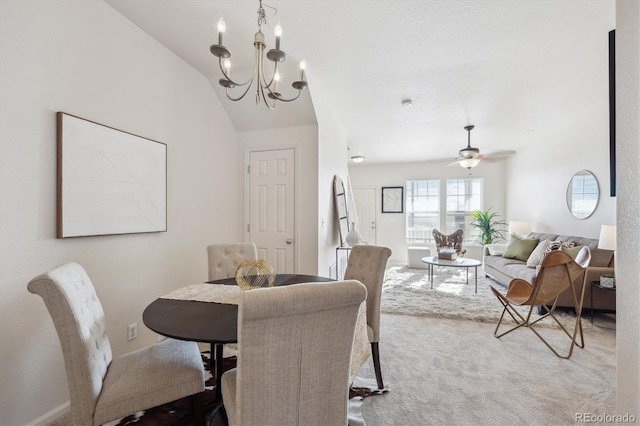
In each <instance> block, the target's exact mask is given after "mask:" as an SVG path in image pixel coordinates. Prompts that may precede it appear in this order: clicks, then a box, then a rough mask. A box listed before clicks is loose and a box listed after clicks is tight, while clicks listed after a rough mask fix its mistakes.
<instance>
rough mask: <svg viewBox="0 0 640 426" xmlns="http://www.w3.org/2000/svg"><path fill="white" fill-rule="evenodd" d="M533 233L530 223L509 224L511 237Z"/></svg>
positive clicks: (515, 222)
mask: <svg viewBox="0 0 640 426" xmlns="http://www.w3.org/2000/svg"><path fill="white" fill-rule="evenodd" d="M529 232H531V224H530V223H529V222H518V221H515V220H512V221H510V222H509V235H511V234H516V235H528V234H529Z"/></svg>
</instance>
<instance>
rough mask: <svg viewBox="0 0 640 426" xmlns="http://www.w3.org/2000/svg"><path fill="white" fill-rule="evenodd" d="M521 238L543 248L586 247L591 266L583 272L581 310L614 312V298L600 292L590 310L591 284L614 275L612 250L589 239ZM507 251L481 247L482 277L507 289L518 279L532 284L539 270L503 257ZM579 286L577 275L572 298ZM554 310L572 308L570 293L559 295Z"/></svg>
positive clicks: (498, 246)
mask: <svg viewBox="0 0 640 426" xmlns="http://www.w3.org/2000/svg"><path fill="white" fill-rule="evenodd" d="M525 238H526V239H535V240H538V243H537V244H541V243H542V242H544V241H547V243H546V244H549V242H550V241H562V242H569V243H573V244H574V245H575V246H576V247H578V246H587V247H589V249H590V250H591V262H589V266H588V267H587V269H586V274H587V280H586V283H587V288H586V291H585V295H584V302H583V308H584V309H598V310H604V311H615V309H616V297H615V296H616V295H615V292H613V291H602V290H600V289H596V291H595V292H594V294H593V306H591V291H592V286H591V282H592V281H600V276H601V275H603V274H613V273H614V258H613V251H612V250H603V249H599V248H598V240H597V239H593V238H583V237H577V236H569V235H557V234H544V233H538V232H532V233H530V234H529V235H527V236H526V237H525ZM507 247H508V244H487V245H486V246H484V248H483V256H482V260H483V266H484V272H485V275H486V276H488V277H491V278H493V279H494V280H495V281H497V282H499V283H500V284H503V285H504V286H508V285H509V283H510V282H511V280H512V279H514V278H520V279H523V280H525V281H527V282H529V283H532V284H533V282H534V280H535V278H536V274H537V272H538V270H539V266H538V267H536V266H532V265H531V263H532V262H531V261H530V262H529V263H530V265H529V266H528V265H527V262H526V261H524V260H519V259H516V258H507V257H504V256H503V254H504V253H505V251H506V250H507ZM536 247H537V246H536ZM527 260H531V259H527ZM582 282H583V276H582V275H581V276H580V277H579V278H578V279H576V281H574V283H573V285H574V288H575V289H576V294H578V295H579V294H580V293H579V292H580V290H581V286H582ZM578 297H579V296H578ZM557 306H558V307H567V308H574V303H573V296H572V295H571V290H570V289H567V291H565V292H564V293H562V294H561V295H560V297H559V298H558V304H557Z"/></svg>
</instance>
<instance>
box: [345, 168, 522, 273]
mask: <svg viewBox="0 0 640 426" xmlns="http://www.w3.org/2000/svg"><path fill="white" fill-rule="evenodd" d="M349 173H350V175H351V185H352V186H353V188H358V187H365V188H371V187H374V188H376V244H377V245H380V246H385V247H389V248H390V249H391V251H392V255H391V258H390V261H392V262H402V263H405V264H406V261H407V242H406V239H405V229H406V211H405V213H402V214H400V213H381V212H382V205H381V193H382V187H383V186H403V187H404V186H405V185H406V182H407V180H419V179H448V178H465V177H469V171H468V170H467V169H463V168H462V167H460V166H457V165H454V166H450V167H446V166H445V165H444V163H442V162H437V163H436V162H416V163H405V164H368V165H367V164H366V163H365V164H359V165H352V166H350V167H349ZM471 176H473V177H481V178H484V200H483V203H482V206H483V209H488V208H491V210H492V211H493V212H496V213H498V214H499V215H500V216H499V217H497V219H498V220H507V219H508V217H506V216H505V198H504V162H499V163H494V164H486V163H485V164H483V163H482V162H481V163H480V164H479V165H478V166H476V167H475V168H473V169H472V170H471ZM405 198H406V188H405ZM405 201H406V200H405ZM405 210H406V209H405ZM513 220H519V219H518V218H514V219H513ZM465 248H466V249H467V257H471V258H475V259H481V258H482V255H481V249H480V246H478V247H472V246H465ZM432 252H433V253H435V246H434V247H432Z"/></svg>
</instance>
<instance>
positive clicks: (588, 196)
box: [567, 170, 600, 219]
mask: <svg viewBox="0 0 640 426" xmlns="http://www.w3.org/2000/svg"><path fill="white" fill-rule="evenodd" d="M599 198H600V189H599V188H598V180H597V179H596V177H595V176H594V175H593V173H591V172H589V171H587V170H581V171H579V172H578V173H576V174H575V175H573V177H572V178H571V182H569V186H568V187H567V207H569V211H570V212H571V214H572V215H573V216H574V217H576V218H577V219H586V218H588V217H589V216H591V215H592V214H593V212H594V211H595V210H596V207H597V206H598V199H599Z"/></svg>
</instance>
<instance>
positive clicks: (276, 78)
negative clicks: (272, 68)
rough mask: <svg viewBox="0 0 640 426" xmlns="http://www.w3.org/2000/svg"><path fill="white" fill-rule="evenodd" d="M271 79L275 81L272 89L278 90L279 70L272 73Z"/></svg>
mask: <svg viewBox="0 0 640 426" xmlns="http://www.w3.org/2000/svg"><path fill="white" fill-rule="evenodd" d="M273 81H275V85H274V86H273V91H274V92H277V91H278V83H279V82H280V72H279V71H276V73H275V74H274V75H273Z"/></svg>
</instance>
